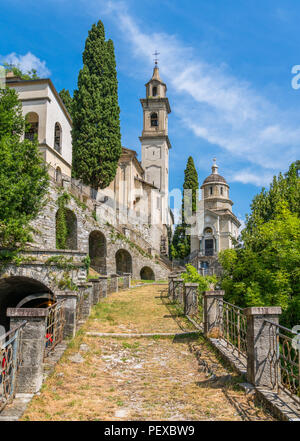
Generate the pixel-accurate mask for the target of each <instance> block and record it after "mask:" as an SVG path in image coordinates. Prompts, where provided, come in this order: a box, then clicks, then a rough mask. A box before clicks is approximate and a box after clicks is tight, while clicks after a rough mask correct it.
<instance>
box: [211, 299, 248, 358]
mask: <svg viewBox="0 0 300 441" xmlns="http://www.w3.org/2000/svg"><path fill="white" fill-rule="evenodd" d="M216 301H217V302H218V308H217V314H218V317H217V323H218V327H219V329H220V330H221V332H222V337H223V339H224V340H225V341H226V343H227V345H229V346H231V348H232V349H233V351H234V352H237V353H238V356H239V357H240V356H241V355H243V356H245V357H247V317H246V316H245V315H244V314H243V309H242V308H240V307H239V306H236V305H233V304H232V303H228V302H225V301H224V300H219V299H216Z"/></svg>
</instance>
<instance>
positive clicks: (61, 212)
mask: <svg viewBox="0 0 300 441" xmlns="http://www.w3.org/2000/svg"><path fill="white" fill-rule="evenodd" d="M69 202H70V195H69V194H68V193H66V192H64V193H63V194H62V195H61V196H59V197H58V199H57V206H58V210H57V215H56V248H57V249H58V250H63V249H66V244H67V239H68V234H69V231H68V224H67V214H66V210H67V209H66V205H67V204H68V203H69Z"/></svg>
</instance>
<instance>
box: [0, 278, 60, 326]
mask: <svg viewBox="0 0 300 441" xmlns="http://www.w3.org/2000/svg"><path fill="white" fill-rule="evenodd" d="M54 301H55V296H54V294H53V292H52V291H50V289H49V288H47V286H45V285H44V284H43V283H41V282H39V281H38V280H35V279H30V278H28V277H19V276H14V277H7V278H4V279H0V334H1V333H3V328H4V330H5V332H7V331H8V330H9V318H7V317H6V310H7V308H10V307H11V308H16V307H18V308H47V307H48V306H49V304H50V303H53V302H54Z"/></svg>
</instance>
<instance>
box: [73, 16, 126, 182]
mask: <svg viewBox="0 0 300 441" xmlns="http://www.w3.org/2000/svg"><path fill="white" fill-rule="evenodd" d="M82 58H83V68H82V69H81V70H80V72H79V76H78V90H76V91H75V92H74V98H73V108H72V110H73V130H72V137H73V175H74V177H75V178H78V179H81V180H82V181H83V183H84V184H86V185H90V186H91V187H92V188H95V189H97V188H105V187H107V186H108V185H109V184H110V182H111V181H112V180H113V179H114V177H115V175H116V171H117V166H118V160H119V158H120V155H121V153H122V147H121V134H120V119H119V114H120V108H119V105H118V82H117V73H116V61H115V55H114V46H113V42H112V41H111V40H108V41H105V32H104V26H103V23H102V22H101V21H98V23H97V24H93V26H92V28H91V30H90V31H89V34H88V37H87V39H86V43H85V49H84V52H83V57H82Z"/></svg>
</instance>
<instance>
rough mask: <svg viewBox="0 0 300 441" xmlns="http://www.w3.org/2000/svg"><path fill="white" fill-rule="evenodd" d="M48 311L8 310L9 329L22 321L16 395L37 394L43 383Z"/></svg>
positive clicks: (30, 309) (33, 309)
mask: <svg viewBox="0 0 300 441" xmlns="http://www.w3.org/2000/svg"><path fill="white" fill-rule="evenodd" d="M48 313H49V311H48V309H46V308H45V309H42V308H8V309H7V312H6V314H7V317H10V329H13V328H15V327H16V326H18V325H19V324H20V323H22V322H23V321H24V320H26V321H27V323H26V325H25V327H24V328H23V334H22V340H21V347H20V360H21V363H20V367H19V373H18V382H17V388H16V391H17V392H18V393H35V392H38V391H39V389H40V387H41V385H42V382H43V359H44V350H45V343H46V340H45V337H46V326H47V317H48Z"/></svg>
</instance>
